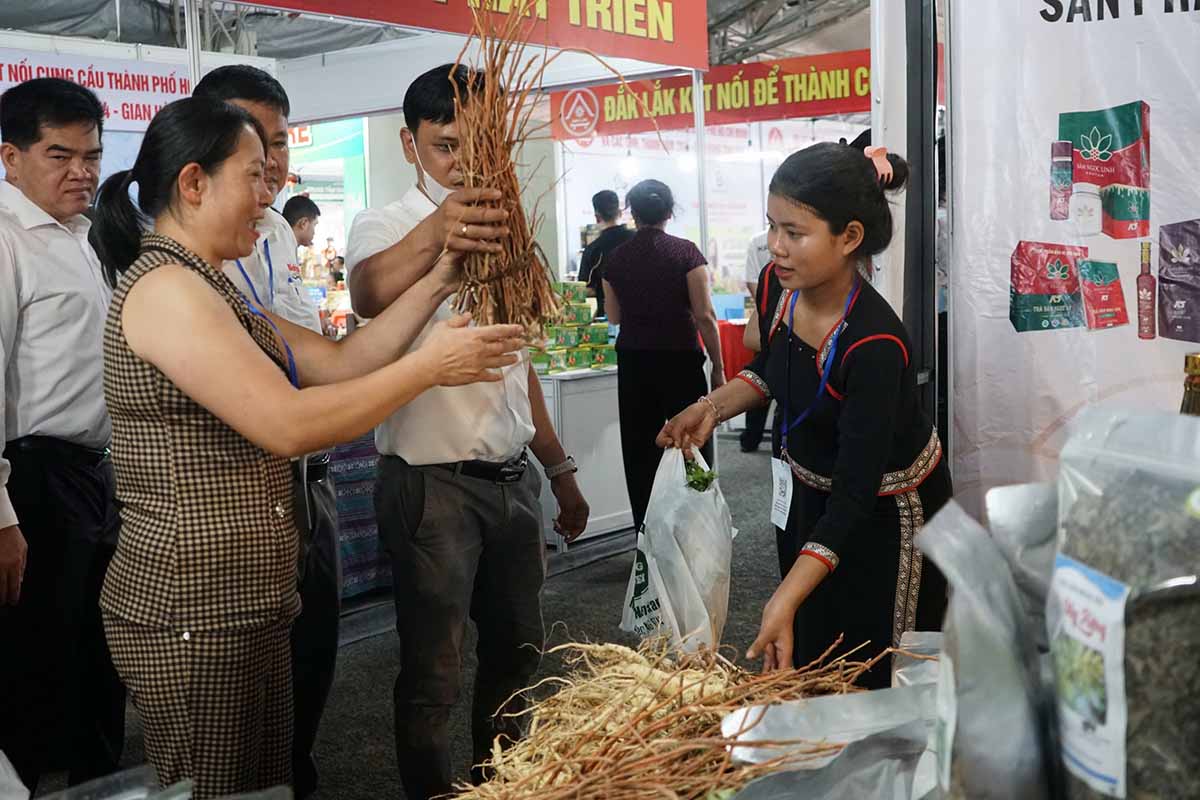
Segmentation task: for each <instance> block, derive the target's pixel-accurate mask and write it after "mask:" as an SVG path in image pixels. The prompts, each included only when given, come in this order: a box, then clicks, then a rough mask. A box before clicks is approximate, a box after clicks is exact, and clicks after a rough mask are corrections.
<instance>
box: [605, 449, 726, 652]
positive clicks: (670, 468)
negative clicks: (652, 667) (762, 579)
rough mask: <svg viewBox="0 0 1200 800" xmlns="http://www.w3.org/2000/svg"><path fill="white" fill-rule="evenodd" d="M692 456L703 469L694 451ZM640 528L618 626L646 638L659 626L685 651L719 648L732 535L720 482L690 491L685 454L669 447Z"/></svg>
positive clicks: (724, 612) (703, 464) (664, 455)
mask: <svg viewBox="0 0 1200 800" xmlns="http://www.w3.org/2000/svg"><path fill="white" fill-rule="evenodd" d="M696 461H697V463H698V464H699V465H700V466H701V467H703V468H704V469H705V470H707V469H708V464H706V463H705V461H704V459H703V457H702V456H700V454H699V453H697V454H696ZM642 528H643V530H642V532H641V533H639V535H638V556H637V558H636V559H635V561H634V565H633V572H632V574H631V575H630V577H629V586H628V588H627V589H626V591H625V608H624V611H623V613H622V616H621V630H624V631H628V632H630V633H636V634H638V635H640V636H643V637H644V636H647V635H649V633H648V632H649V631H650V630H652V629H654V628H661V630H662V632H663V633H666V634H667V635H669V636H670V637H671V641H672V645H673V646H675V647H679V648H682V649H684V650H697V649H699V648H701V647H715V646H717V645H719V644H720V642H721V633H722V632H723V631H724V630H725V618H726V614H727V612H728V610H729V572H730V562H731V561H732V558H733V537H734V536H735V535H736V531H734V528H733V519H732V517H731V516H730V514H729V507H728V506H727V505H725V498H724V497H723V496H722V495H721V488H720V485H719V482H717V481H714V482H713V484H712V485H711V486H710V487H709V488H708V489H707V490H706V491H703V492H698V491H696V490H695V489H692V488H690V487H689V486H688V485H687V472H686V462H685V460H684V457H683V451H682V450H677V449H674V448H671V449H668V450H666V451H665V452H664V453H663V456H662V460H661V461H660V462H659V465H658V472H657V473H656V474H655V476H654V487H653V489H651V491H650V503H649V505H648V506H647V508H646V521H645V523H644V524H643V526H642Z"/></svg>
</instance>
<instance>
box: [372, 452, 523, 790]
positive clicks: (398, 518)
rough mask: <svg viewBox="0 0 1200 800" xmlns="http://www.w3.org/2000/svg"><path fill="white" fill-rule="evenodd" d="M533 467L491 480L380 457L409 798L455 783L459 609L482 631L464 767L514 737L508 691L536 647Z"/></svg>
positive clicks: (379, 503) (516, 728)
mask: <svg viewBox="0 0 1200 800" xmlns="http://www.w3.org/2000/svg"><path fill="white" fill-rule="evenodd" d="M540 490H541V478H540V477H539V476H538V474H537V472H536V471H535V469H534V468H533V467H532V466H530V467H529V468H528V469H527V470H526V471H525V474H524V476H523V477H522V478H521V480H520V481H519V482H516V483H510V484H498V483H493V482H491V481H486V480H481V479H479V478H471V477H467V476H464V475H460V474H457V473H455V472H452V471H450V470H447V469H444V468H443V467H438V466H425V467H413V466H410V465H409V464H407V463H405V462H404V461H403V460H402V459H399V458H394V457H388V456H385V457H383V458H381V459H380V460H379V481H378V483H377V485H376V488H375V511H376V515H377V517H378V519H379V535H380V537H381V538H382V540H383V544H384V546H385V547H386V548H387V551H388V555H389V556H390V557H391V562H392V578H393V584H392V591H393V592H394V594H395V599H396V633H397V634H399V636H400V674H399V676H397V678H396V685H395V688H394V692H393V702H394V703H395V713H396V758H397V762H398V764H399V767H400V779H401V781H402V783H403V784H404V793H405V796H406V797H408V800H427V798H431V797H436V796H438V795H442V794H448V793H450V792H451V790H452V789H453V782H454V777H455V770H454V769H453V766H452V764H451V759H450V732H449V722H450V711H451V709H452V708H453V707H454V704H455V702H456V701H457V700H458V697H459V694H460V692H461V690H462V656H463V644H464V641H463V640H464V636H465V633H466V624H467V619H468V618H470V619H471V620H473V621H474V622H475V627H476V628H477V630H478V632H479V641H478V644H477V645H476V655H477V656H478V658H479V667H478V669H477V670H476V673H475V693H474V697H473V699H472V702H471V739H472V761H471V763H472V765H475V766H474V767H473V768H472V770H471V775H472V778H473V779H474V780H475V781H477V782H478V781H479V780H481V779H482V777H483V771H482V770H480V769H479V768H478V765H479V764H481V763H482V762H483V761H485V760H487V759H488V758H489V757H490V756H491V750H492V743H493V742H494V741H495V740H496V738H497V737H500V739H501V743H502V744H503V743H506V742H512V741H515V740H517V739H519V738H520V736H521V728H520V722H519V721H518V720H517V719H514V718H513V717H512V716H510V715H512V714H515V713H518V712H520V711H521V710H523V709H524V707H525V698H524V697H521V696H514V694H515V693H516V692H518V691H519V690H521V689H524V688H526V687H528V686H529V684H530V680H531V678H532V677H533V675H534V673H535V672H536V671H537V667H538V664H539V662H540V661H541V655H542V647H543V629H542V605H541V596H542V584H543V582H544V581H545V575H546V571H545V552H546V547H545V544H544V543H543V541H542V506H541V502H540V501H539V499H538V497H539V493H540Z"/></svg>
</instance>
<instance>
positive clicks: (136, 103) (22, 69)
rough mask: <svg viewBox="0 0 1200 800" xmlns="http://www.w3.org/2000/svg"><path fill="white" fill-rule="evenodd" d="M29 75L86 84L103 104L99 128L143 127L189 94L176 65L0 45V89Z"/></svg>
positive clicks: (185, 78) (188, 82)
mask: <svg viewBox="0 0 1200 800" xmlns="http://www.w3.org/2000/svg"><path fill="white" fill-rule="evenodd" d="M33 78H64V79H66V80H69V81H74V82H75V83H78V84H81V85H83V86H86V87H87V88H89V89H91V90H92V91H93V92H95V93H96V96H97V97H99V98H100V102H101V103H103V104H104V116H105V120H104V127H105V129H106V130H114V131H144V130H146V127H147V126H148V125H149V124H150V120H151V119H153V118H154V115H155V114H156V113H158V110H159V109H160V108H162V107H163V106H165V105H166V104H167V103H170V102H171V101H173V100H178V99H180V98H182V97H187V96H188V95H190V94H191V93H192V82H191V79H190V78H189V77H188V69H187V67H186V66H185V65H181V64H157V63H152V62H149V61H118V60H115V59H108V58H92V57H90V56H81V55H72V54H69V53H52V52H45V51H39V50H14V49H10V48H0V92H2V91H4V90H5V89H8V88H10V87H12V86H15V85H16V84H18V83H22V82H24V81H27V80H31V79H33Z"/></svg>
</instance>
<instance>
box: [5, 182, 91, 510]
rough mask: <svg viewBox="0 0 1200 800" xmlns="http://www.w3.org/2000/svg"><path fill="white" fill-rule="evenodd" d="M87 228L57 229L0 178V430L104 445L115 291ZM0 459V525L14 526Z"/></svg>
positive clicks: (80, 222) (70, 224)
mask: <svg viewBox="0 0 1200 800" xmlns="http://www.w3.org/2000/svg"><path fill="white" fill-rule="evenodd" d="M90 228H91V223H90V222H89V221H88V219H87V218H86V217H83V216H78V217H74V218H72V219H69V220H67V221H66V222H65V223H63V222H58V221H57V220H55V219H54V218H53V217H51V216H50V215H49V214H47V213H46V212H45V211H43V210H42V209H41V208H39V207H38V206H37V205H36V204H34V203H33V201H31V200H30V199H29V198H27V197H26V196H25V194H24V193H23V192H22V191H21V190H20V189H18V188H17V187H16V186H13V185H12V184H11V183H9V182H8V181H5V180H0V364H2V366H3V369H2V370H0V397H2V398H3V404H2V405H0V429H2V430H3V432H4V440H5V442H11V441H13V440H15V439H19V438H21V437H23V436H33V435H38V436H51V437H54V438H57V439H62V440H64V441H67V442H71V443H72V444H77V445H80V446H83V447H90V448H94V449H102V448H104V447H107V446H108V443H109V439H110V438H111V436H112V426H111V424H110V422H109V418H108V409H107V407H106V406H105V404H104V355H103V353H104V325H105V321H106V319H107V317H108V304H109V301H110V300H111V299H112V290H111V289H110V288H109V286H108V283H107V282H106V281H105V279H104V271H103V269H102V267H101V266H100V260H99V258H97V257H96V253H95V251H94V250H92V247H91V245H90V244H88V230H89V229H90ZM10 469H11V468H10V465H9V463H8V462H7V461H5V460H4V459H3V458H2V457H0V528H4V527H8V526H10V525H15V524H17V523H18V522H19V520H17V517H16V512H15V511H14V510H13V506H12V502H11V500H10V498H9V496H8V490H7V485H8V476H9V474H10Z"/></svg>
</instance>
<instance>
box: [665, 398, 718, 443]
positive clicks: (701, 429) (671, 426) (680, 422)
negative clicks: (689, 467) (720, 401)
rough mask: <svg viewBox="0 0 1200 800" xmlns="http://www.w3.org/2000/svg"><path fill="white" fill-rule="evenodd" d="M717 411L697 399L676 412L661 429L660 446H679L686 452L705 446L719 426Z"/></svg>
mask: <svg viewBox="0 0 1200 800" xmlns="http://www.w3.org/2000/svg"><path fill="white" fill-rule="evenodd" d="M717 423H718V420H717V412H716V411H714V410H713V408H712V406H711V405H709V404H708V403H706V402H704V401H697V402H695V403H692V404H691V405H690V406H688V407H687V408H685V409H684V410H683V411H681V412H680V413H678V414H676V415H675V416H674V417H672V418H671V420H670V421H669V422H668V423H667V424H666V425H664V426H663V429H662V430H661V431H659V434H658V438H657V439H656V440H655V441H656V442H657V444H658V446H659V447H664V448H665V447H677V448H679V449H680V450H683V451H684V452H688V451H690V450H693V449H696V448H700V447H703V446H704V445H705V444H707V443H708V440H709V439H711V438H712V434H713V431H714V430H715V429H716V427H717Z"/></svg>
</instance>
